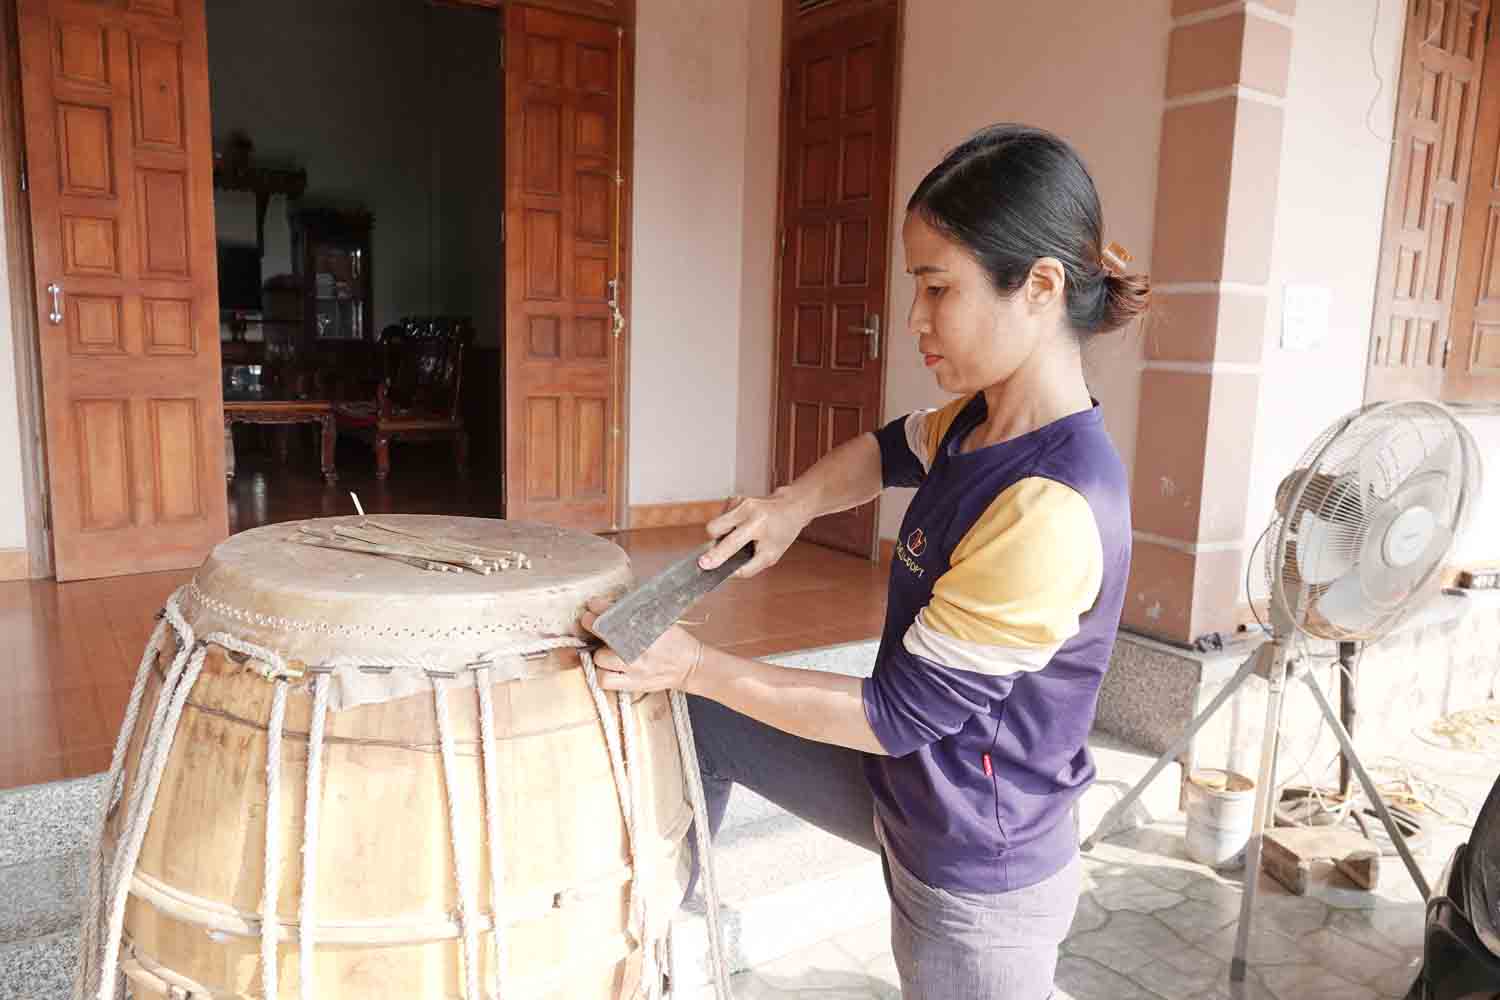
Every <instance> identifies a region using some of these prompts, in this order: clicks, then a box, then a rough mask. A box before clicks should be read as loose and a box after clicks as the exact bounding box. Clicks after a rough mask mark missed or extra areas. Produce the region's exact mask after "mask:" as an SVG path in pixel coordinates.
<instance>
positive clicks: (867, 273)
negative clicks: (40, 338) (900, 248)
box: [775, 4, 898, 556]
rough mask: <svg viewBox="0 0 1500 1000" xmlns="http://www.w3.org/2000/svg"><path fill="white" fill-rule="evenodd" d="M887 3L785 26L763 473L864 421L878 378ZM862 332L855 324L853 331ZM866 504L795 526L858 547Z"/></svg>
mask: <svg viewBox="0 0 1500 1000" xmlns="http://www.w3.org/2000/svg"><path fill="white" fill-rule="evenodd" d="M897 18H898V10H897V7H896V5H895V4H889V5H885V6H881V7H877V8H874V9H872V10H868V11H866V12H864V13H861V14H859V15H857V16H853V17H848V18H845V19H842V20H835V21H833V22H831V23H829V24H827V25H826V26H824V27H821V28H819V29H818V30H816V31H814V32H812V33H810V34H808V35H806V36H805V37H800V38H794V40H793V41H791V42H790V44H789V45H788V48H787V75H786V86H785V88H784V92H783V95H782V112H781V113H782V122H783V128H784V134H785V140H784V143H783V149H784V153H783V160H782V172H781V197H782V208H781V211H782V231H781V267H780V278H779V282H778V288H779V290H778V293H777V295H778V299H779V302H778V309H777V316H778V329H777V337H776V372H777V374H776V422H775V462H776V485H778V486H780V485H785V484H786V483H789V482H791V481H792V480H793V479H795V478H797V477H798V476H800V475H801V474H802V473H804V472H806V471H807V470H808V469H809V468H810V467H811V466H812V465H813V463H815V462H816V461H817V460H818V459H820V458H822V457H823V456H824V455H826V454H827V453H828V452H829V451H830V450H831V449H833V448H834V447H836V446H837V445H839V444H842V443H843V442H845V441H847V440H849V439H850V438H853V437H857V436H858V435H859V434H861V433H864V432H866V431H872V430H874V429H875V427H876V424H877V422H878V421H879V419H880V416H881V412H880V411H881V401H882V397H883V389H884V383H885V378H884V370H885V365H884V358H885V353H886V343H885V341H886V331H887V330H888V328H889V326H890V323H889V322H888V321H887V320H888V317H886V315H885V305H886V288H887V272H888V269H889V266H888V261H889V260H890V252H889V232H890V217H891V150H892V134H893V124H894V118H895V101H896V94H895V79H896V69H895V67H896V52H897V48H896V38H897V31H896V28H897ZM866 331H868V332H866ZM875 512H876V506H875V504H874V503H873V502H872V503H868V504H865V505H863V506H861V507H856V508H854V509H852V510H847V511H843V512H841V513H838V514H832V515H829V516H826V517H822V518H819V519H818V520H816V521H814V522H813V523H812V524H810V525H809V526H808V527H807V529H806V530H805V531H804V532H803V534H802V537H803V538H804V539H807V540H808V541H814V542H819V543H821V544H824V545H828V546H831V547H833V548H838V549H843V550H845V551H849V552H855V553H858V554H860V555H868V556H872V555H873V554H874V546H875V531H876V517H875Z"/></svg>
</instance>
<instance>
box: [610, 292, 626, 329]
mask: <svg viewBox="0 0 1500 1000" xmlns="http://www.w3.org/2000/svg"><path fill="white" fill-rule="evenodd" d="M609 316H610V325H611V326H612V327H613V329H614V335H615V336H616V337H617V338H618V337H619V336H620V334H621V333H622V332H623V331H624V330H625V314H624V313H622V312H620V279H619V278H610V279H609Z"/></svg>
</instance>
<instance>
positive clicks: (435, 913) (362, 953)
mask: <svg viewBox="0 0 1500 1000" xmlns="http://www.w3.org/2000/svg"><path fill="white" fill-rule="evenodd" d="M338 520H340V519H322V520H320V521H318V522H316V523H317V524H318V525H319V526H320V527H325V526H327V525H329V524H331V523H335V522H337V521H338ZM347 520H348V521H351V522H352V521H354V520H356V519H353V518H350V519H347ZM378 520H380V521H384V522H388V523H392V524H397V525H401V526H403V527H404V528H406V529H409V530H416V531H421V532H424V533H431V534H433V535H439V536H442V537H446V538H456V539H462V540H464V541H467V542H470V543H473V544H480V545H485V546H489V547H493V548H496V549H509V550H516V551H521V552H524V553H526V554H527V555H528V556H529V557H530V559H531V560H532V568H531V569H524V570H521V569H518V570H509V571H505V572H500V573H494V574H490V575H487V576H486V575H480V574H475V573H467V572H465V573H437V572H431V571H426V570H420V569H417V568H415V567H412V566H409V565H406V564H402V563H396V562H392V561H390V560H385V559H381V558H378V557H373V556H367V555H363V554H357V553H346V552H338V551H329V550H323V549H318V548H314V547H311V546H306V545H301V544H298V543H296V542H295V541H293V538H294V535H295V532H296V525H286V524H282V525H273V526H269V527H265V528H259V529H256V530H254V531H250V532H246V533H244V534H241V535H237V536H235V537H233V538H231V539H230V540H229V541H227V542H225V543H224V544H223V545H221V546H220V547H219V548H218V549H217V550H215V552H214V554H213V555H212V556H211V557H210V558H209V560H208V561H207V562H206V563H205V564H204V566H203V567H202V568H201V569H200V570H199V572H198V573H197V575H196V576H195V578H194V580H193V582H192V584H191V585H189V587H188V588H186V590H185V592H184V595H183V597H182V598H181V602H180V606H181V609H182V612H183V615H184V617H186V618H187V620H188V622H189V624H191V625H192V627H193V629H194V632H195V635H196V636H197V638H198V639H199V641H203V640H204V638H205V636H208V635H210V634H211V633H213V632H216V631H223V632H227V633H230V634H232V635H234V636H236V637H237V638H239V639H242V640H244V641H248V642H253V643H255V644H256V645H258V646H263V647H265V648H267V649H271V650H276V651H278V652H279V653H281V654H282V655H283V656H284V657H285V658H286V660H287V661H288V662H289V663H291V664H293V665H294V666H295V667H296V668H298V669H303V668H313V669H311V670H309V671H308V672H306V673H304V674H302V675H301V676H300V677H299V676H294V677H293V678H292V679H290V680H288V681H285V682H284V683H286V684H287V694H286V710H285V720H284V728H283V732H282V735H281V739H280V741H279V747H280V769H279V780H278V783H277V784H278V788H277V802H278V804H279V808H278V809H277V810H275V812H276V813H278V814H279V820H278V822H277V824H276V827H275V828H274V829H272V830H270V831H268V830H267V800H268V796H269V795H270V782H269V780H268V775H267V747H268V738H269V730H270V728H271V727H270V716H271V706H272V702H273V695H274V689H275V682H273V681H272V680H269V679H268V678H267V677H266V676H264V675H263V672H261V671H260V670H258V669H257V667H258V665H257V664H256V663H255V662H254V659H253V658H250V660H249V661H245V658H244V657H242V656H237V655H231V654H230V653H229V652H228V651H226V650H225V649H224V648H222V647H220V646H217V645H215V644H213V643H212V642H211V641H210V642H209V644H208V647H207V656H206V659H205V661H204V667H203V670H202V673H201V675H200V676H199V678H198V680H197V682H196V684H195V685H194V687H193V689H192V691H191V692H190V693H189V695H188V699H187V702H186V706H185V708H184V710H183V713H182V717H181V719H180V721H179V723H178V725H177V727H176V730H175V736H174V738H173V740H172V744H171V750H170V753H169V754H168V755H167V758H166V764H165V769H164V772H163V777H162V781H161V784H160V788H159V791H158V794H157V797H156V801H155V803H154V807H153V809H152V810H151V813H150V816H149V822H148V825H147V828H146V835H145V840H144V844H143V846H142V849H141V853H140V858H139V861H138V864H137V867H136V871H135V875H134V878H133V879H132V881H131V883H130V896H129V901H128V903H127V905H126V915H125V935H124V940H125V948H124V950H123V952H122V954H123V956H124V959H125V961H124V968H125V970H126V975H127V976H128V978H129V979H130V980H131V984H132V988H133V990H134V991H135V995H136V996H137V997H142V996H163V997H165V996H167V995H168V992H167V987H168V986H172V985H176V986H179V987H184V988H188V989H190V990H201V991H204V992H205V994H206V995H211V996H214V997H245V998H252V997H253V998H259V997H261V996H262V995H263V993H264V982H263V973H262V968H261V959H260V947H261V939H260V936H261V926H260V911H261V907H262V900H263V898H264V892H265V877H264V871H265V867H266V865H265V859H266V851H267V842H268V832H269V834H270V837H271V839H272V841H273V842H274V843H276V844H277V845H279V847H278V849H277V850H276V853H277V855H279V858H280V864H279V865H278V866H277V870H276V872H275V873H274V877H275V878H276V879H277V885H278V888H277V905H276V917H277V922H278V924H279V925H280V927H279V930H278V935H279V939H280V943H279V946H278V951H277V953H278V963H277V967H278V972H277V978H278V980H279V984H278V986H279V990H278V992H279V995H281V996H283V997H299V996H300V995H301V994H300V978H299V977H300V972H299V960H298V948H299V937H300V934H301V932H302V923H301V922H302V921H303V919H304V918H308V919H310V924H309V926H310V927H311V928H312V929H313V941H314V945H313V947H314V969H315V972H316V979H317V983H316V987H317V988H316V994H315V995H316V996H317V997H319V998H328V1000H334V998H338V1000H343V998H350V1000H352V998H362V1000H363V998H370V997H403V998H408V997H409V998H440V997H441V998H447V997H463V996H466V995H467V992H466V989H465V975H464V965H463V962H464V959H463V948H462V943H461V938H462V935H461V929H460V927H461V923H460V913H461V910H462V905H461V902H462V901H461V897H460V892H459V886H458V884H457V879H456V876H455V871H456V865H455V861H456V860H462V861H463V867H464V868H465V869H466V871H467V872H468V882H469V883H470V885H469V888H470V891H471V895H472V897H473V899H474V902H475V907H476V910H477V913H478V915H479V917H480V918H481V930H480V934H479V949H478V954H479V957H480V961H479V963H478V965H479V971H480V979H481V982H482V983H484V984H485V986H484V989H483V991H482V992H483V994H484V995H485V996H488V995H490V990H491V989H492V984H493V983H494V982H495V973H496V971H497V970H496V969H495V966H494V955H495V952H494V950H493V949H492V947H491V943H492V932H491V930H490V926H491V922H492V921H493V920H494V919H495V918H496V916H497V911H498V918H499V920H500V922H501V925H502V926H503V928H504V938H505V942H506V959H505V964H504V965H503V967H502V968H500V969H499V970H498V971H499V973H500V983H501V984H502V986H503V995H504V996H506V997H507V998H511V997H516V998H521V997H526V998H531V997H537V998H542V997H546V998H563V997H567V998H570V1000H584V998H595V997H598V998H614V997H617V996H622V995H629V994H630V993H631V992H633V990H634V979H637V978H638V977H639V975H640V968H641V962H642V958H643V949H645V948H660V946H661V941H660V940H659V934H656V932H654V931H650V928H652V927H658V928H665V926H666V924H667V921H668V920H669V918H670V915H671V913H672V912H673V911H675V909H676V907H677V905H678V902H679V901H680V899H681V893H682V889H683V885H684V882H685V878H686V871H687V864H688V857H687V848H686V843H687V842H686V836H687V832H688V828H689V825H690V823H691V818H692V813H691V808H690V806H689V804H688V801H687V797H686V795H685V793H684V784H683V773H682V765H681V760H680V757H679V751H678V744H677V737H676V734H675V731H674V729H673V720H672V714H671V707H670V704H669V700H668V698H667V696H666V694H665V693H658V694H652V695H647V696H642V697H636V698H635V699H633V700H629V701H627V702H626V703H625V704H626V707H627V709H628V710H627V711H625V712H623V716H624V721H623V722H622V721H621V716H622V711H621V703H620V702H619V701H617V700H616V696H614V695H609V696H608V701H609V702H610V703H611V704H612V705H613V706H614V711H613V717H614V720H615V723H616V725H617V726H618V727H620V729H621V731H620V732H619V733H618V736H619V737H620V742H621V743H622V745H625V746H626V747H627V748H628V749H630V751H631V753H630V754H629V761H628V763H629V772H630V774H631V776H632V777H633V779H634V785H635V788H634V814H635V819H636V840H635V845H634V847H635V850H634V852H633V854H634V856H632V850H631V843H630V839H629V837H628V835H627V826H626V823H625V820H624V818H623V812H622V803H621V796H620V793H619V791H618V790H617V784H616V777H615V772H614V770H613V769H612V765H611V758H610V754H609V751H608V749H607V741H606V738H605V733H604V728H603V723H601V719H600V714H599V709H598V705H597V703H596V702H595V700H594V698H593V696H592V694H591V692H590V690H589V688H588V685H587V684H586V682H585V676H584V672H583V670H582V669H581V663H580V655H579V652H578V650H577V649H576V648H558V649H552V650H550V651H545V652H543V653H542V654H541V655H533V656H529V657H525V658H523V657H520V656H519V655H516V654H514V652H513V651H514V650H515V649H516V648H519V647H520V646H524V645H525V644H526V643H528V642H530V643H535V642H537V641H538V640H545V639H554V638H556V637H558V636H567V635H578V634H579V631H578V625H577V618H578V613H579V611H580V610H581V609H582V607H583V605H584V603H585V602H586V601H587V600H588V598H590V597H592V596H594V595H596V594H600V593H617V592H619V591H620V590H622V589H623V588H624V587H625V586H627V585H628V584H629V582H630V569H629V562H628V559H627V558H626V556H625V554H624V552H623V551H621V550H620V549H619V548H618V547H617V546H615V545H613V544H612V543H610V542H608V541H605V540H603V539H600V538H597V537H594V536H591V535H585V534H581V533H576V532H569V531H564V530H561V529H557V528H554V527H551V526H546V525H529V524H519V523H514V522H506V521H498V520H484V519H470V518H448V517H421V516H405V517H401V516H384V517H381V518H378ZM175 652H176V650H175V648H174V646H173V643H171V642H170V641H169V642H168V643H167V648H166V649H164V650H163V651H162V653H161V654H160V656H159V657H158V659H157V663H156V666H155V668H154V670H153V671H152V673H151V674H150V676H149V678H148V682H147V691H146V698H145V701H144V703H143V707H142V711H141V719H140V722H139V723H138V724H137V725H136V727H135V734H134V737H133V739H132V741H131V743H130V745H129V751H128V754H127V758H126V780H125V792H124V796H123V798H122V805H121V807H120V808H117V809H116V810H115V811H114V813H113V814H112V815H111V817H110V818H109V820H108V822H107V823H106V826H105V844H106V854H107V853H108V846H109V845H112V844H114V843H117V842H118V839H119V837H120V835H121V832H122V829H123V823H124V816H125V812H126V809H125V806H124V803H128V802H129V800H130V798H131V792H132V790H133V788H134V786H135V785H136V784H137V783H138V782H140V781H141V780H142V775H141V773H140V760H141V755H142V751H143V748H144V746H145V743H146V740H147V729H148V726H147V721H148V719H149V718H150V714H151V707H152V706H153V705H154V704H155V703H156V699H157V695H158V693H159V692H160V690H161V687H162V685H163V683H164V678H165V675H166V672H167V668H168V665H169V664H170V663H171V659H172V656H173V654H174V653H175ZM361 657H368V658H370V659H372V660H385V661H401V660H409V661H411V662H412V663H421V664H431V668H430V669H427V670H425V671H424V670H423V669H417V668H415V667H411V668H408V667H394V668H387V669H384V670H377V669H361V668H360V667H359V666H358V665H357V664H355V663H354V661H357V660H359V659H360V658H361ZM486 659H487V662H490V663H491V664H492V668H491V677H490V680H491V683H490V684H489V685H487V687H488V690H489V691H490V693H491V696H492V699H493V711H494V738H495V742H494V755H493V760H494V765H495V772H496V778H497V780H496V784H497V786H498V791H499V794H498V797H497V804H498V818H499V835H498V837H497V838H496V841H497V845H498V846H499V847H500V855H501V857H502V859H503V864H502V868H503V876H502V878H501V883H502V888H501V894H500V898H499V899H498V900H496V899H494V898H493V897H492V893H491V891H490V886H491V867H490V858H491V853H492V852H491V850H490V844H489V841H488V832H487V824H486V818H485V816H486V813H485V798H484V795H485V791H484V789H485V781H484V770H483V762H482V755H481V749H480V745H481V729H480V722H479V698H478V683H479V681H478V680H477V675H476V673H475V672H474V670H473V669H471V668H469V667H467V666H466V665H471V664H473V663H475V662H478V661H484V660H486ZM334 661H340V662H343V663H344V666H342V667H340V668H339V669H338V670H336V671H334V672H333V673H323V674H322V676H323V678H324V679H323V681H322V683H326V684H329V685H331V687H332V690H331V692H330V698H329V701H330V709H329V711H328V714H327V719H326V728H325V731H324V739H323V744H322V759H321V780H320V782H319V783H318V787H317V788H316V789H315V794H316V797H317V802H318V813H319V815H318V820H317V829H316V831H309V830H308V829H307V824H306V809H305V804H306V802H307V795H308V788H307V776H308V760H309V732H310V726H311V718H312V714H313V696H312V692H311V687H310V679H311V678H312V677H313V676H315V674H316V673H317V672H318V671H317V670H316V668H317V667H318V665H319V664H324V663H329V662H334ZM439 697H441V698H443V699H444V700H445V704H446V707H447V713H448V718H449V720H450V723H449V724H450V733H451V738H452V745H453V750H454V754H453V758H452V770H453V780H452V782H451V787H450V783H449V781H448V780H447V779H446V778H445V770H444V766H443V758H442V754H441V752H440V745H441V740H440V734H439V730H438V725H437V721H436V715H437V713H436V699H437V698H439ZM627 726H628V727H631V728H630V730H629V731H628V732H626V731H624V727H627ZM455 850H456V851H458V852H459V858H458V859H456V858H455V853H454V852H455ZM308 864H312V865H316V886H317V888H316V892H315V894H314V898H312V899H311V900H308V901H306V903H307V907H306V908H304V900H303V898H302V885H303V878H304V865H308ZM633 864H634V865H635V868H636V880H635V891H636V892H637V893H638V897H637V900H636V902H637V904H640V903H642V902H644V904H645V911H646V912H648V913H654V914H655V918H654V919H651V918H648V920H647V922H646V924H645V927H646V928H647V931H648V932H645V933H643V931H642V926H641V925H640V924H639V923H638V922H633V921H632V919H631V918H632V913H633V912H638V911H639V906H637V907H635V908H633V907H632V905H631V902H632V897H631V891H632V881H631V871H632V865H633ZM194 995H196V994H194Z"/></svg>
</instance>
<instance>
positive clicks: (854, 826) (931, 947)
mask: <svg viewBox="0 0 1500 1000" xmlns="http://www.w3.org/2000/svg"><path fill="white" fill-rule="evenodd" d="M688 704H689V708H690V709H691V713H692V718H693V731H694V735H695V738H696V741H697V744H698V762H699V764H700V766H701V767H702V770H703V790H704V793H705V796H706V798H707V800H708V819H709V827H710V830H711V831H712V832H713V833H717V832H718V830H719V827H720V825H721V824H722V823H723V822H724V812H725V810H726V809H727V808H728V805H729V793H730V791H731V790H732V789H733V787H734V786H735V785H736V784H741V785H744V786H745V787H746V788H749V789H750V790H752V791H754V792H756V793H758V794H760V795H762V796H764V797H765V798H767V799H770V800H771V801H772V802H775V803H776V804H777V805H779V806H781V807H782V808H783V809H785V810H787V811H788V812H790V813H792V814H793V815H796V816H799V817H801V818H802V819H804V820H806V821H807V822H809V823H812V824H813V825H815V826H818V827H820V828H822V829H824V830H827V831H828V832H829V833H832V834H834V835H835V836H838V837H841V838H843V839H844V840H847V841H849V842H851V843H854V844H858V845H860V846H861V847H866V848H869V849H870V850H871V851H878V852H879V853H880V854H881V858H882V861H883V865H884V868H885V884H886V889H887V890H888V891H889V893H890V897H891V950H892V953H893V954H894V956H895V959H896V969H897V971H898V972H899V973H900V975H901V996H902V997H903V998H904V1000H971V998H973V1000H1046V998H1048V997H1050V996H1052V993H1053V989H1052V979H1053V974H1054V973H1055V972H1056V969H1057V949H1058V945H1060V944H1061V943H1062V940H1063V938H1064V937H1066V936H1067V933H1068V928H1069V926H1071V924H1072V922H1073V913H1074V911H1075V910H1076V909H1077V907H1078V895H1079V891H1080V889H1081V882H1082V867H1081V863H1080V862H1079V860H1078V859H1077V857H1075V858H1074V859H1073V861H1072V862H1071V863H1070V864H1069V865H1068V866H1067V867H1066V868H1064V869H1063V870H1062V871H1060V872H1058V873H1057V874H1055V875H1053V876H1051V877H1050V878H1047V879H1045V880H1044V881H1042V882H1039V883H1037V884H1036V885H1032V886H1027V887H1026V888H1024V889H1018V890H1015V891H1013V892H1004V893H968V892H952V891H949V890H947V889H940V888H936V887H934V886H930V885H927V884H926V883H925V882H923V881H922V880H921V879H918V878H917V877H916V876H914V875H912V874H911V873H910V872H908V871H907V870H906V869H905V868H904V867H902V866H901V864H900V863H899V862H898V861H897V860H896V859H895V858H894V857H892V856H891V855H890V853H889V852H887V851H885V850H884V849H883V846H882V845H881V843H880V838H879V835H878V831H877V830H876V823H875V802H874V799H873V797H872V796H871V793H870V785H869V782H867V781H866V780H865V774H864V766H863V754H861V753H859V752H858V751H855V750H848V749H845V748H843V747H836V746H830V745H828V744H826V743H816V742H813V741H811V740H804V739H802V738H800V737H797V736H792V735H790V734H788V733H784V732H782V731H780V730H779V729H774V728H772V727H771V726H767V725H765V724H764V723H761V722H757V721H755V720H754V719H751V718H749V717H747V716H744V715H740V714H739V713H738V712H734V711H731V710H730V709H727V708H725V707H724V706H722V705H720V704H718V703H716V702H712V701H707V700H705V699H701V698H694V697H689V698H688ZM690 842H691V841H690Z"/></svg>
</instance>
